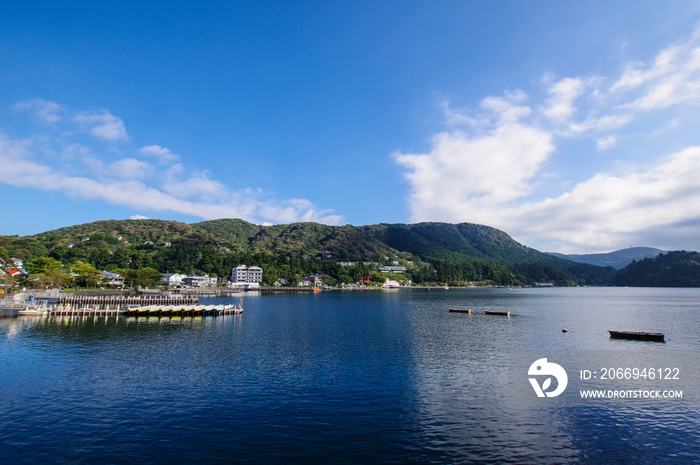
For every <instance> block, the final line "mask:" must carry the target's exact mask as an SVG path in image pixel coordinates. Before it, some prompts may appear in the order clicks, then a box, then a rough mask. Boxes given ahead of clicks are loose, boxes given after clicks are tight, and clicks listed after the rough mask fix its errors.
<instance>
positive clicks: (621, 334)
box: [608, 330, 666, 342]
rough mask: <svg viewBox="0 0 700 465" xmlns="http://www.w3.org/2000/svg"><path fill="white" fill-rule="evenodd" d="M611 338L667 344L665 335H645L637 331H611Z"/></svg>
mask: <svg viewBox="0 0 700 465" xmlns="http://www.w3.org/2000/svg"><path fill="white" fill-rule="evenodd" d="M608 333H610V338H612V339H634V340H637V341H655V342H666V340H665V337H666V335H665V334H663V333H645V332H637V331H611V330H608Z"/></svg>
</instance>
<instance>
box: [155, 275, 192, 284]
mask: <svg viewBox="0 0 700 465" xmlns="http://www.w3.org/2000/svg"><path fill="white" fill-rule="evenodd" d="M186 277H187V276H186V275H184V274H178V273H165V274H164V275H163V277H162V278H161V280H160V283H161V284H162V285H164V286H170V287H172V286H177V285H181V284H182V280H183V279H185V278H186Z"/></svg>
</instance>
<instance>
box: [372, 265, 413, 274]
mask: <svg viewBox="0 0 700 465" xmlns="http://www.w3.org/2000/svg"><path fill="white" fill-rule="evenodd" d="M404 271H406V267H405V266H388V265H387V266H382V267H381V268H379V272H380V273H403V272H404Z"/></svg>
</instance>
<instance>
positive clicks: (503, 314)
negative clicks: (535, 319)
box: [484, 310, 510, 316]
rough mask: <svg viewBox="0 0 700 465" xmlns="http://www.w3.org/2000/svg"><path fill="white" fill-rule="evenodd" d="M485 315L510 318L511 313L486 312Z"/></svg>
mask: <svg viewBox="0 0 700 465" xmlns="http://www.w3.org/2000/svg"><path fill="white" fill-rule="evenodd" d="M484 315H500V316H510V312H495V311H493V310H486V311H485V312H484Z"/></svg>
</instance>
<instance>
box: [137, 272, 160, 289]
mask: <svg viewBox="0 0 700 465" xmlns="http://www.w3.org/2000/svg"><path fill="white" fill-rule="evenodd" d="M162 278H163V275H162V274H160V272H159V271H158V270H155V269H153V268H150V267H146V268H143V269H141V270H140V271H139V278H138V282H139V284H141V285H142V286H145V287H149V286H154V285H156V284H157V283H158V282H160V280H161V279H162Z"/></svg>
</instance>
